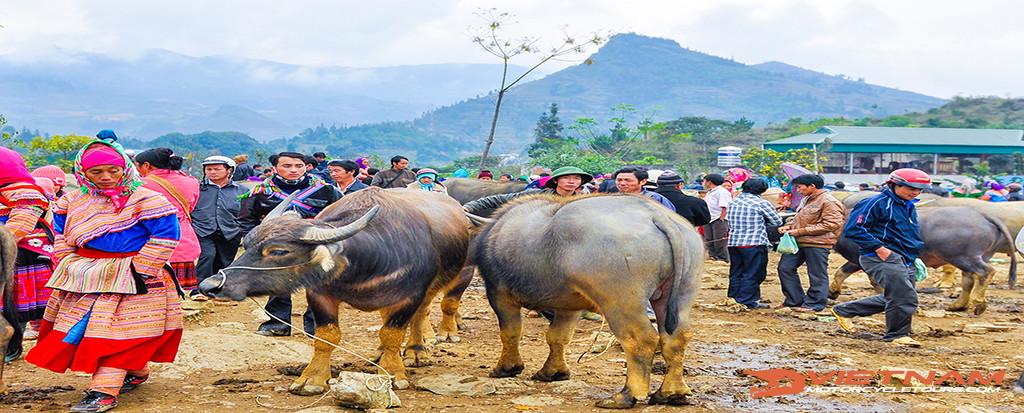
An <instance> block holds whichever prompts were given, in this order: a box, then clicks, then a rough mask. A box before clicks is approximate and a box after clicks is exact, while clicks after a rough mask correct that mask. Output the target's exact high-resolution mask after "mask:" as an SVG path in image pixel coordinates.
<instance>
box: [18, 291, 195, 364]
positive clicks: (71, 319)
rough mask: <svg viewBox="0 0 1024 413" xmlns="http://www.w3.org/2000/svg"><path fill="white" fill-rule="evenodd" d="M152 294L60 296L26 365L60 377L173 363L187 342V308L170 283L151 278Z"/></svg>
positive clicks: (50, 306)
mask: <svg viewBox="0 0 1024 413" xmlns="http://www.w3.org/2000/svg"><path fill="white" fill-rule="evenodd" d="M145 282H146V288H147V289H148V291H147V292H146V294H137V295H132V294H113V293H104V294H100V293H73V292H68V291H62V290H54V291H53V294H52V296H51V297H50V301H49V303H48V304H47V306H46V313H45V314H44V315H43V323H42V326H41V329H40V331H39V339H38V342H37V343H36V345H35V347H33V348H32V350H31V351H29V353H28V355H26V356H25V360H26V361H28V362H29V363H32V364H35V365H37V366H39V367H42V368H45V369H47V370H51V371H54V372H58V373H63V372H64V371H66V370H68V369H70V370H73V371H80V372H84V373H90V374H91V373H95V372H96V368H97V367H101V366H102V367H113V368H118V369H125V370H140V369H142V368H143V367H145V366H146V364H147V363H149V362H158V363H170V362H173V361H174V357H175V355H176V354H177V352H178V345H179V344H180V342H181V333H182V319H181V304H180V301H179V298H178V294H177V291H175V289H174V284H173V282H172V281H171V280H170V278H168V277H166V276H165V277H160V278H156V277H146V278H145Z"/></svg>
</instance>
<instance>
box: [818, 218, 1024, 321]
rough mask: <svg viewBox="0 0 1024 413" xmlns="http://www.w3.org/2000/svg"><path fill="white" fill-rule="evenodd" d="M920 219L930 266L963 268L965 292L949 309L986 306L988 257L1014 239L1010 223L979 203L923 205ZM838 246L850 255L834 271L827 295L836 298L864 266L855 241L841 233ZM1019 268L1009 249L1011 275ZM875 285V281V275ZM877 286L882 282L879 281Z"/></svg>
mask: <svg viewBox="0 0 1024 413" xmlns="http://www.w3.org/2000/svg"><path fill="white" fill-rule="evenodd" d="M918 221H919V223H920V225H921V240H922V241H924V246H923V247H922V248H921V261H924V263H925V265H927V266H928V267H932V268H936V267H939V266H942V265H947V264H949V265H952V266H954V267H956V268H958V269H960V270H961V271H962V272H963V277H962V280H961V286H962V289H963V292H961V293H960V297H959V298H957V300H956V301H955V302H953V304H951V305H950V306H949V310H951V311H960V310H966V309H969V308H972V309H973V310H974V313H975V314H978V315H980V314H981V313H983V312H984V311H985V307H986V302H985V290H987V289H988V284H989V282H990V281H991V279H992V274H993V273H994V272H995V269H994V268H992V266H991V265H989V263H988V259H989V258H992V255H993V254H995V253H996V251H998V250H999V249H1000V248H1001V247H1002V246H1003V245H1005V244H1010V248H1013V239H1012V237H1011V235H1010V232H1009V231H1008V230H1007V228H1006V225H1003V223H1002V222H1001V221H999V220H998V219H995V218H993V217H991V216H988V215H987V214H984V213H982V212H980V211H978V210H977V209H974V208H969V207H949V208H922V209H920V210H918ZM835 250H836V252H838V253H839V254H840V255H842V256H843V258H846V260H847V262H846V264H843V266H842V267H841V268H840V269H839V270H838V271H837V272H836V274H835V275H834V276H833V278H832V283H831V284H830V285H829V297H831V298H833V299H834V298H836V297H838V296H839V293H840V292H841V290H842V285H843V282H844V281H845V280H846V278H847V277H849V276H850V274H853V273H855V272H857V271H860V270H861V268H860V264H859V254H858V251H857V245H856V244H854V243H853V242H852V241H850V240H848V239H846V237H845V236H841V237H840V238H839V241H838V242H837V243H836V246H835ZM1016 271H1017V256H1016V253H1014V252H1013V251H1011V252H1010V276H1011V278H1012V277H1013V276H1014V275H1015V274H1016ZM872 284H873V285H874V284H875V283H874V281H872ZM875 288H876V290H878V287H877V286H876V287H875Z"/></svg>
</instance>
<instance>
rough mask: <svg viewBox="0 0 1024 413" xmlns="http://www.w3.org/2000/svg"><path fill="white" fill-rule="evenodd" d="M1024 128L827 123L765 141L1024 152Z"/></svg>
mask: <svg viewBox="0 0 1024 413" xmlns="http://www.w3.org/2000/svg"><path fill="white" fill-rule="evenodd" d="M1021 138H1024V130H1019V129H954V128H885V127H870V126H824V127H821V128H819V129H818V130H816V131H814V132H812V133H808V134H804V135H798V136H794V137H791V138H785V139H779V140H777V141H771V142H765V143H764V145H763V146H764V148H765V149H772V150H776V151H779V152H785V151H788V150H790V149H801V148H811V149H821V147H822V146H823V145H831V147H829V148H828V151H829V152H843V153H847V152H850V153H871V152H875V153H956V154H1000V153H1003V154H1009V153H1014V152H1024V141H1022V140H1021Z"/></svg>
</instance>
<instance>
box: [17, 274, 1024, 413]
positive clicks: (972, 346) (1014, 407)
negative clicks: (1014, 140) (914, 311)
mask: <svg viewBox="0 0 1024 413" xmlns="http://www.w3.org/2000/svg"><path fill="white" fill-rule="evenodd" d="M832 257H833V259H832V265H831V269H832V270H834V269H835V268H837V267H838V266H839V265H840V264H841V262H840V261H841V258H839V257H838V256H837V255H835V254H833V255H832ZM1000 257H1002V256H1000ZM1002 258H1005V257H1002ZM777 260H778V256H777V255H775V254H772V263H771V265H770V267H769V273H770V274H769V278H768V280H767V281H766V282H765V283H764V285H763V288H762V290H763V292H764V296H765V298H766V299H768V300H770V301H771V302H772V303H779V302H781V299H782V294H781V292H780V291H779V283H778V279H777V276H775V275H774V274H772V273H774V270H773V268H774V265H775V263H776V262H777ZM994 265H995V266H996V267H997V269H998V273H997V278H996V280H995V282H994V285H993V287H992V288H991V289H990V290H989V292H988V297H989V300H988V301H989V305H988V311H987V312H985V313H984V314H983V315H981V316H975V315H973V314H969V313H946V314H942V313H936V312H932V313H931V314H930V315H932V317H923V316H919V317H916V318H915V324H916V325H917V327H915V329H916V330H917V331H930V332H929V333H928V334H926V335H918V336H917V338H918V339H919V340H920V341H922V342H923V343H924V346H923V347H922V348H897V347H894V346H893V345H891V344H888V343H884V342H882V341H880V337H881V334H880V332H881V330H882V327H880V326H879V325H880V322H881V321H882V320H883V318H882V316H881V315H878V316H875V317H872V319H874V320H875V321H874V322H872V321H865V319H858V325H859V326H860V327H861V328H862V329H863V330H866V331H865V332H862V333H858V334H857V335H855V336H851V335H848V334H846V333H843V332H841V331H838V328H837V326H836V324H835V322H834V321H829V319H828V318H824V317H823V318H816V317H815V318H813V319H807V320H804V319H798V318H796V317H795V314H794V313H792V312H790V311H783V310H757V311H743V312H730V311H729V308H728V307H723V306H718V305H716V304H717V303H720V302H721V301H723V299H724V298H725V294H726V290H725V287H726V285H727V282H726V279H727V271H728V268H727V267H725V266H722V265H720V264H715V263H708V264H707V265H706V268H705V275H704V282H703V283H702V290H701V292H700V294H699V297H698V301H697V306H696V309H695V311H694V318H695V324H696V328H697V331H696V334H695V335H694V340H693V342H692V344H691V345H690V347H689V351H688V354H687V355H688V357H687V360H686V362H685V364H686V366H687V380H688V383H689V384H690V386H691V387H692V388H693V390H694V395H693V397H692V398H691V403H692V404H691V405H690V406H681V407H677V406H649V405H647V404H646V403H645V402H641V403H639V404H637V408H636V410H639V411H652V412H653V411H673V412H675V411H679V412H706V411H721V412H735V411H771V412H799V411H807V412H848V411H880V412H887V411H893V412H902V411H917V412H947V411H965V412H985V411H1024V396H1020V395H1014V394H1013V393H1012V392H1011V391H1010V387H1011V386H1012V382H1013V381H1015V380H1016V379H1017V377H1019V374H1020V372H1021V370H1022V369H1024V345H1022V343H1024V320H1022V319H1024V314H1022V313H1021V311H1022V310H1024V290H1020V289H1018V290H1008V289H1007V288H1006V280H1007V276H1006V274H1007V268H1008V265H1007V264H1005V263H995V264H994ZM933 278H934V276H933ZM930 279H931V278H930ZM480 285H481V284H480V283H479V280H475V281H474V287H471V288H470V289H469V290H468V291H467V292H466V295H465V297H464V301H463V314H464V315H465V319H466V320H465V322H466V326H467V329H466V330H465V331H463V332H462V333H461V338H462V341H461V342H459V343H442V344H439V345H436V346H434V347H433V359H434V362H435V363H434V365H432V366H429V367H421V368H412V369H411V370H410V372H411V379H412V381H413V382H414V383H415V382H416V380H417V379H419V378H422V377H425V376H430V375H440V374H446V373H450V374H463V375H465V374H468V375H473V376H477V377H486V376H487V373H488V372H489V371H490V368H491V367H492V366H493V364H494V363H495V361H496V359H497V354H498V352H499V350H500V342H499V338H498V329H497V322H496V321H495V319H494V316H493V313H492V312H491V310H490V307H489V306H488V305H487V301H486V298H485V296H484V291H483V288H482V287H481V286H480ZM805 285H806V284H805ZM847 285H848V287H849V288H848V290H847V292H846V293H845V294H844V295H842V296H841V297H840V299H839V300H840V301H847V300H851V299H855V298H860V297H864V296H867V295H870V294H871V293H872V292H871V290H870V288H869V284H868V282H867V278H866V276H864V275H863V273H860V274H856V275H854V276H852V277H851V278H850V280H849V281H848V283H847ZM928 286H930V281H928V280H926V281H924V282H922V283H920V284H919V287H928ZM954 292H955V291H954ZM950 295H951V292H949V291H947V292H944V293H939V294H922V295H921V303H922V309H923V310H939V309H944V308H945V307H946V306H947V305H949V304H950V303H951V302H952V301H953V299H952V298H951V297H950ZM260 301H261V302H262V300H260ZM301 301H302V300H301V299H299V298H298V296H297V299H296V302H297V305H296V308H295V312H296V314H298V313H300V312H301V310H302V309H304V306H303V305H302V304H300V303H301ZM434 308H435V311H434V314H433V318H434V319H435V321H436V320H437V319H438V318H439V315H438V313H439V311H437V310H436V308H437V307H436V306H435V307H434ZM341 317H342V318H341V323H342V332H343V338H342V340H343V341H342V346H343V347H345V348H347V349H350V350H352V351H354V352H356V353H358V354H361V355H364V356H368V355H370V354H371V353H372V351H371V350H372V349H375V348H376V347H377V336H376V329H377V327H378V326H379V320H380V318H379V317H378V316H377V315H376V314H368V313H361V312H359V311H356V310H352V309H345V310H343V311H342V314H341ZM805 317H806V318H812V317H809V316H805ZM264 319H265V317H264V316H263V315H262V312H261V310H260V309H259V307H258V305H257V303H256V302H254V301H244V302H241V303H238V304H237V305H233V306H225V305H216V306H212V305H211V306H210V307H209V308H208V309H207V310H205V311H202V312H199V313H193V314H192V315H191V316H189V317H187V321H186V325H185V334H184V341H183V343H182V345H181V350H180V352H179V355H178V361H177V362H175V363H174V364H164V365H155V368H154V373H153V376H152V379H151V380H150V381H149V382H147V383H146V384H144V385H142V386H141V387H140V388H139V389H138V390H136V391H134V392H132V393H130V394H126V395H122V396H121V397H120V398H119V403H120V406H119V407H118V408H117V410H116V411H118V412H264V411H275V410H277V411H286V410H291V411H295V410H301V409H304V408H316V411H346V410H344V409H331V408H327V407H326V406H330V405H331V401H330V399H329V398H326V399H321V398H319V397H302V396H295V395H292V394H289V393H288V392H287V391H286V390H285V389H286V388H287V387H288V385H289V383H290V382H291V381H292V379H293V378H294V377H292V376H287V375H285V374H282V372H287V370H288V369H287V368H288V367H294V366H298V365H301V364H303V363H305V362H307V361H308V359H309V357H310V355H311V354H312V343H311V340H310V339H308V338H304V337H299V336H293V337H276V338H272V337H263V336H259V335H255V334H253V333H252V331H253V330H255V329H256V327H257V325H258V324H259V323H260V322H261V321H262V320H264ZM294 320H295V321H299V317H297V316H296V317H294ZM976 323H1003V324H1002V325H1003V326H1010V327H1009V330H1008V331H1002V332H988V333H984V334H971V333H964V332H963V331H962V330H963V328H964V326H965V325H969V324H976ZM546 325H547V323H546V321H545V320H544V319H536V318H528V319H526V327H525V331H524V336H525V338H524V340H523V343H522V351H523V357H524V361H525V363H526V372H525V373H524V374H522V375H521V377H520V378H519V379H515V380H513V381H507V383H508V385H502V386H499V387H498V389H497V392H496V393H495V394H490V395H485V396H479V397H468V396H441V395H437V394H434V393H431V392H428V391H425V390H416V389H410V390H399V391H398V392H397V394H398V396H399V397H400V398H401V402H402V404H403V407H402V408H401V410H399V411H415V412H419V411H441V412H476V411H524V410H539V411H547V412H576V411H601V409H597V408H594V407H593V404H594V402H595V401H597V400H598V399H599V398H601V397H604V396H607V395H610V394H612V393H614V392H616V391H617V390H618V389H620V388H621V387H622V386H623V383H624V381H625V368H624V354H623V353H622V350H621V348H620V347H618V346H616V345H612V346H610V347H609V348H608V350H607V351H605V352H604V353H600V354H595V353H591V352H590V350H591V348H592V346H594V345H595V344H598V345H601V344H604V343H606V342H607V340H606V339H605V337H607V335H606V334H601V335H599V336H598V338H597V339H596V340H595V333H596V332H598V331H604V332H607V331H608V328H607V326H605V325H603V324H602V323H601V322H599V321H597V322H595V321H588V320H583V321H581V322H580V324H579V326H578V329H577V334H576V335H575V337H574V342H573V344H572V345H571V346H570V347H569V351H568V355H567V360H569V362H570V367H571V369H572V374H573V376H572V379H571V380H570V381H568V382H556V383H540V382H534V381H531V380H529V376H530V375H531V374H532V373H533V372H534V371H536V370H537V369H538V368H540V366H541V364H542V363H543V361H544V358H545V357H546V354H547V347H546V345H545V344H544V335H543V329H544V328H545V326H546ZM925 325H926V326H925ZM31 345H32V344H31V343H29V344H28V347H29V348H30V347H31ZM581 354H582V355H583V361H582V362H581V363H576V360H577V359H578V358H579V357H580V355H581ZM659 358H660V356H659ZM333 364H334V365H335V366H336V367H340V368H341V369H345V370H352V371H366V372H372V371H373V370H372V369H371V368H369V367H368V366H367V364H366V363H365V362H364V361H362V360H360V359H359V358H358V357H356V356H354V355H351V354H344V353H342V352H341V351H336V352H335V353H334V358H333ZM772 368H793V369H797V370H801V371H802V370H814V371H818V372H825V371H830V370H886V369H893V368H895V369H914V370H921V371H929V370H939V371H943V372H944V371H947V370H951V369H956V370H981V371H983V372H986V373H992V372H995V371H999V370H1006V371H1007V375H1006V380H1005V382H1004V383H1003V385H1002V386H1001V387H1000V391H999V392H994V393H980V394H978V393H970V394H967V393H960V394H957V393H932V394H883V393H869V394H830V395H826V394H817V393H816V394H810V393H807V392H804V393H802V394H797V395H790V396H781V397H767V398H759V399H751V398H750V390H749V389H750V387H751V386H761V385H763V382H762V381H761V380H758V379H756V378H753V377H750V376H746V375H744V374H742V373H741V372H742V371H743V370H764V369H772ZM279 370H280V371H279ZM6 381H7V383H8V385H9V386H10V387H11V389H12V391H11V394H10V395H8V396H7V397H6V398H5V399H4V400H3V401H0V410H2V411H34V412H35V411H42V412H47V411H67V409H68V407H69V406H71V405H72V404H74V403H76V402H77V401H78V400H80V399H81V397H82V393H81V390H82V389H83V388H84V386H85V385H86V384H87V383H88V381H89V379H88V377H87V376H86V375H84V374H78V373H65V374H55V373H52V372H49V371H44V370H41V369H39V368H36V367H35V366H32V365H30V364H28V363H26V362H25V361H24V360H18V361H15V362H13V363H9V364H8V365H7V369H6ZM660 382H661V377H660V376H655V377H654V378H653V379H652V386H654V387H655V388H656V386H658V385H660ZM947 387H955V386H947Z"/></svg>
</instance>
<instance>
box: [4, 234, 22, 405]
mask: <svg viewBox="0 0 1024 413" xmlns="http://www.w3.org/2000/svg"><path fill="white" fill-rule="evenodd" d="M17 258H18V245H17V243H16V242H14V235H13V234H11V231H10V230H8V229H7V227H6V226H4V225H0V260H3V262H0V291H2V292H3V295H4V297H3V300H4V311H3V316H0V349H3V350H6V349H7V344H8V343H9V342H10V341H11V337H14V336H15V332H16V330H17V329H20V328H21V327H20V325H19V323H18V317H17V315H16V314H15V310H16V308H17V307H16V306H15V304H14V298H15V297H14V281H13V280H12V279H11V278H12V277H13V276H14V264H15V260H16V259H17ZM18 335H19V336H20V334H18ZM4 364H6V363H4V362H3V360H0V394H7V385H6V384H4Z"/></svg>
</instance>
